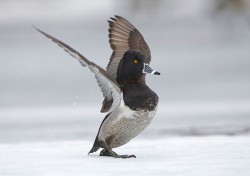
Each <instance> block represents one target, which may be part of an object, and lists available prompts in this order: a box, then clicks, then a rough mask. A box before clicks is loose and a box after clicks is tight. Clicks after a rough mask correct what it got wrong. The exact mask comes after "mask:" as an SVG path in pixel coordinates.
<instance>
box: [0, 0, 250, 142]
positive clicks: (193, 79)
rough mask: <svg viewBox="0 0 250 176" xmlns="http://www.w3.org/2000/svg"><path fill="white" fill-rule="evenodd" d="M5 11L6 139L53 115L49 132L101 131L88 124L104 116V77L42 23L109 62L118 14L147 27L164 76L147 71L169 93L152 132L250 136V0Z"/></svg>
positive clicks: (0, 75)
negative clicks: (111, 31)
mask: <svg viewBox="0 0 250 176" xmlns="http://www.w3.org/2000/svg"><path fill="white" fill-rule="evenodd" d="M0 14H1V15H0V21H1V23H0V58H1V59H0V82H1V83H0V120H1V122H0V127H1V130H2V132H3V133H2V134H1V136H0V142H1V141H10V140H11V139H9V138H12V139H13V141H14V139H16V138H15V137H14V136H15V135H16V134H18V133H20V131H22V130H24V129H25V128H27V126H29V127H30V126H32V125H34V124H35V125H34V126H33V127H32V128H31V127H30V131H28V132H27V133H25V132H24V131H22V132H23V133H25V134H26V135H28V134H30V133H32V132H33V130H35V129H36V128H37V127H39V119H46V123H47V124H41V126H40V127H41V129H42V128H43V127H44V130H42V132H41V134H42V133H43V132H45V133H46V135H48V136H49V135H51V134H50V132H49V130H48V129H47V127H49V125H48V124H50V120H51V119H55V124H57V125H59V126H58V129H60V130H61V129H63V128H66V126H67V125H65V124H63V123H64V121H66V122H67V123H69V124H70V123H71V126H70V125H69V126H70V127H69V128H67V129H68V130H72V129H74V130H73V131H74V132H72V131H71V132H69V131H64V132H65V133H69V134H72V133H77V134H83V133H86V134H88V132H89V131H91V130H92V131H93V132H96V129H94V130H93V129H88V130H87V132H86V131H84V129H80V128H79V125H80V126H81V127H83V126H84V124H85V123H87V122H88V124H92V126H91V128H92V127H93V124H95V123H96V124H95V125H94V126H95V127H94V128H97V127H98V125H99V123H100V121H101V120H102V118H103V117H104V114H100V113H99V109H100V107H101V103H102V99H103V98H102V93H101V91H100V90H99V88H98V86H97V83H96V81H95V79H94V76H93V75H92V73H90V72H89V70H87V69H86V68H83V67H81V65H80V64H79V63H78V62H77V61H75V60H74V59H72V58H71V57H70V56H69V55H68V54H67V53H66V52H64V51H63V50H62V49H61V48H59V47H58V46H57V45H55V44H54V43H52V42H51V41H50V40H48V39H47V38H45V37H44V36H42V35H41V34H39V33H38V32H37V31H35V30H34V28H33V27H32V25H34V26H36V27H38V28H39V29H41V30H43V31H45V32H46V33H48V34H51V35H52V36H54V37H56V38H58V39H60V40H62V41H63V42H65V43H67V44H69V45H70V46H72V47H73V48H75V49H76V50H78V51H79V52H80V53H82V54H83V55H84V56H86V57H87V58H88V59H89V60H91V61H93V62H95V63H96V64H98V65H100V66H101V67H103V68H105V67H106V65H107V63H108V60H109V58H110V55H111V53H112V50H111V49H110V47H109V43H108V23H107V20H109V18H110V17H113V16H114V15H120V16H123V17H124V18H126V19H127V20H128V21H130V22H131V23H132V24H133V25H134V26H135V27H136V28H137V29H138V30H139V31H140V32H141V33H142V35H143V36H144V38H145V40H146V42H147V43H148V45H149V47H150V50H151V54H152V63H151V66H152V67H153V68H154V69H156V70H159V72H161V75H160V76H151V75H148V76H147V84H148V85H149V87H150V88H151V89H152V90H154V91H155V92H156V93H157V94H158V95H159V97H160V105H159V114H158V115H156V116H158V117H157V118H155V120H153V123H152V124H151V125H150V129H151V130H153V129H155V130H157V128H158V127H159V129H158V130H159V131H158V132H157V133H156V134H157V135H159V134H165V133H168V132H169V134H172V133H175V130H176V129H178V130H179V131H178V130H177V131H178V132H176V134H182V133H185V132H186V133H187V134H190V135H192V134H195V133H197V134H201V135H202V134H249V132H250V108H248V107H250V92H249V90H250V79H249V75H250V69H249V68H250V52H249V47H250V2H249V1H248V0H192V1H188V2H184V1H181V0H168V1H164V0H155V1H151V0H127V1H115V0H106V1H102V0H94V1H80V0H74V1H66V0H60V1H59V0H52V1H51V0H43V1H41V0H21V1H18V0H8V1H6V0H0ZM91 108H92V110H93V111H95V112H89V110H88V109H91ZM63 109H68V113H66V115H64V114H63V112H64V111H63ZM81 110H82V111H81ZM44 111H51V112H47V113H46V112H44ZM74 111H77V112H74ZM86 111H88V112H86ZM40 114H42V115H40ZM71 114H72V115H71ZM61 116H63V117H62V118H60V117H61ZM85 116H89V117H85ZM95 116H99V117H101V118H95ZM239 119H240V120H239ZM85 120H86V121H87V122H86V121H85ZM62 121H63V122H62ZM76 121H77V122H76ZM154 121H155V122H154ZM161 122H162V124H161ZM163 122H164V123H163ZM72 124H73V125H72ZM163 124H166V126H164V125H163ZM235 124H236V125H235ZM60 125H61V126H60ZM171 125H172V126H171ZM52 126H53V125H52ZM55 126H56V125H55ZM55 126H53V127H55ZM76 126H77V127H76ZM45 128H46V129H47V130H48V131H47V132H46V129H45ZM12 129H15V130H17V132H13V131H12ZM182 129H183V130H182ZM203 129H204V130H203ZM15 130H14V131H15ZM60 130H59V131H60ZM171 130H172V131H171ZM185 130H186V131H185ZM192 130H193V131H192ZM195 130H196V132H194V131H195ZM206 130H207V131H206ZM75 131H77V132H75ZM146 131H147V130H146ZM12 132H13V133H12ZM57 133H58V132H57ZM149 133H150V130H149V131H148V132H145V136H147V135H149ZM91 134H92V132H91ZM46 135H45V136H46ZM92 135H93V134H92ZM48 136H47V137H48ZM78 136H80V135H78ZM26 137H27V136H26ZM50 137H51V136H50ZM17 138H18V137H17ZM27 138H28V137H27ZM44 138H45V139H46V137H44ZM48 138H49V137H48ZM51 138H53V136H52V137H51ZM58 138H63V137H62V136H60V137H55V139H58ZM68 138H70V136H69V137H68Z"/></svg>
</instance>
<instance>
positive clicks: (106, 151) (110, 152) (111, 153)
mask: <svg viewBox="0 0 250 176" xmlns="http://www.w3.org/2000/svg"><path fill="white" fill-rule="evenodd" d="M100 156H112V157H114V158H123V159H125V158H136V156H135V155H118V154H117V153H115V152H114V151H113V150H112V149H106V148H105V149H103V150H102V151H101V152H100Z"/></svg>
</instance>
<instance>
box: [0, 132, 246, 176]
mask: <svg viewBox="0 0 250 176" xmlns="http://www.w3.org/2000/svg"><path fill="white" fill-rule="evenodd" d="M91 146H92V143H91V142H89V141H61V142H36V143H20V144H0V156H1V157H0V175H1V176H2V175H3V176H8V175H9V176H10V175H18V176H22V175H23V176H51V175H53V176H57V175H58V176H64V175H71V176H75V175H79V176H80V175H81V176H82V175H88V176H91V175H103V176H105V175H108V176H110V175H137V176H139V175H171V176H173V175H181V176H183V175H192V176H201V175H203V176H206V175H208V176H215V175H216V176H217V175H218V176H223V175H225V176H235V175H240V176H249V174H250V167H249V166H250V137H249V136H234V137H226V136H210V137H202V138H201V137H175V138H171V137H170V138H158V139H152V140H142V139H139V140H133V141H132V142H131V143H129V144H128V145H126V146H124V147H121V148H118V149H117V150H116V152H117V153H121V154H135V155H136V156H137V158H136V159H114V158H109V157H99V156H97V154H94V155H90V156H88V155H87V153H88V151H89V149H90V148H91Z"/></svg>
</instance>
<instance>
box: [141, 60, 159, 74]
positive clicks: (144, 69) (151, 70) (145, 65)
mask: <svg viewBox="0 0 250 176" xmlns="http://www.w3.org/2000/svg"><path fill="white" fill-rule="evenodd" d="M142 73H149V74H151V75H160V73H159V72H158V71H156V70H154V69H152V68H151V67H150V66H149V65H148V64H146V63H144V67H143V70H142Z"/></svg>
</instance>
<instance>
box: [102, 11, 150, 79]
mask: <svg viewBox="0 0 250 176" xmlns="http://www.w3.org/2000/svg"><path fill="white" fill-rule="evenodd" d="M108 22H109V27H110V28H109V43H110V47H111V48H112V50H113V53H112V55H111V58H110V61H109V64H108V66H107V72H108V73H109V74H110V75H111V76H112V77H113V78H114V79H116V77H117V68H118V65H119V62H120V60H121V58H122V57H123V54H124V52H126V51H127V50H129V49H132V50H138V51H140V52H141V53H142V54H143V55H144V57H145V59H146V62H148V63H150V61H151V54H150V49H149V47H148V45H147V43H146V42H145V40H144V38H143V36H142V34H141V33H140V32H139V31H138V30H137V29H136V28H135V27H134V26H133V25H132V24H131V23H130V22H129V21H127V20H126V19H125V18H123V17H121V16H117V15H116V16H115V18H111V20H109V21H108ZM143 79H144V78H143Z"/></svg>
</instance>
